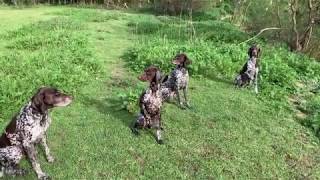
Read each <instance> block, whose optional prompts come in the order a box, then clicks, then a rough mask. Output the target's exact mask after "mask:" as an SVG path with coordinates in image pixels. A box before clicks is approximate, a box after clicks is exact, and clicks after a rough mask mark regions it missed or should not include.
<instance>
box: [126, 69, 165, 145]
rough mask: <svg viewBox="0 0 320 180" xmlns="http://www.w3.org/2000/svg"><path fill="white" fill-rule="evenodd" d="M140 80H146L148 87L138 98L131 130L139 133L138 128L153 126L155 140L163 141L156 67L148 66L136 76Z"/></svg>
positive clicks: (160, 142) (160, 102)
mask: <svg viewBox="0 0 320 180" xmlns="http://www.w3.org/2000/svg"><path fill="white" fill-rule="evenodd" d="M138 79H139V80H141V81H148V82H149V88H148V89H147V90H146V91H144V92H143V93H142V94H141V96H140V99H139V106H140V114H139V116H138V118H137V120H136V121H135V123H134V126H133V128H132V131H133V132H134V133H135V134H139V131H138V129H141V128H155V129H156V137H157V142H158V143H159V144H162V143H163V140H162V137H161V131H162V126H161V106H162V98H161V89H160V88H161V86H160V82H161V73H160V70H159V69H158V68H157V67H154V66H150V67H148V68H147V69H145V71H144V73H143V74H142V75H141V76H139V78H138Z"/></svg>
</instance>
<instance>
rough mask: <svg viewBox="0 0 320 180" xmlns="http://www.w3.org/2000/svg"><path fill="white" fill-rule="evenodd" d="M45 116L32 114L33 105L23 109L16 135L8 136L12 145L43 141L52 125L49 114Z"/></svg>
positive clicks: (18, 119) (18, 120)
mask: <svg viewBox="0 0 320 180" xmlns="http://www.w3.org/2000/svg"><path fill="white" fill-rule="evenodd" d="M44 114H45V115H42V114H39V113H34V112H32V108H31V103H28V104H27V105H26V106H25V107H23V108H22V109H21V111H20V114H19V115H18V116H17V120H16V131H15V133H12V134H10V133H7V134H6V135H7V137H8V138H9V140H10V142H11V144H12V145H20V144H21V143H33V142H36V141H38V140H39V139H41V138H42V137H43V136H44V135H45V132H46V131H47V129H48V127H49V125H50V123H51V119H50V118H49V117H48V113H44Z"/></svg>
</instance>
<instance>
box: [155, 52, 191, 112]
mask: <svg viewBox="0 0 320 180" xmlns="http://www.w3.org/2000/svg"><path fill="white" fill-rule="evenodd" d="M172 63H173V64H175V65H176V67H175V69H174V70H173V71H172V72H171V74H170V76H169V77H167V79H166V80H163V83H162V84H161V94H162V99H163V101H168V100H169V99H172V98H173V97H174V96H177V99H178V103H179V105H180V107H183V103H182V101H181V96H180V93H179V91H180V90H183V95H184V104H185V105H186V106H187V107H190V104H189V101H188V97H187V92H188V84H189V73H188V69H187V66H188V65H189V64H191V63H192V61H191V60H190V59H189V58H188V57H187V55H186V54H183V53H182V54H178V55H176V57H175V58H174V59H173V61H172Z"/></svg>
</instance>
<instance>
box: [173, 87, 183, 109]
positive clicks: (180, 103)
mask: <svg viewBox="0 0 320 180" xmlns="http://www.w3.org/2000/svg"><path fill="white" fill-rule="evenodd" d="M175 91H176V94H177V99H178V104H179V106H180V108H183V103H182V102H181V97H180V92H179V89H178V88H177V89H176V90H175Z"/></svg>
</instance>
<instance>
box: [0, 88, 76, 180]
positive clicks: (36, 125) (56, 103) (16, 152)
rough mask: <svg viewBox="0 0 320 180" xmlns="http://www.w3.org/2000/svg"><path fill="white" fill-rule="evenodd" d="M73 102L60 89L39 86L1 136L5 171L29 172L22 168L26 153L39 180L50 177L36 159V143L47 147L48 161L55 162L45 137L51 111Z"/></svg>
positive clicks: (0, 160)
mask: <svg viewBox="0 0 320 180" xmlns="http://www.w3.org/2000/svg"><path fill="white" fill-rule="evenodd" d="M71 101H72V97H71V96H68V95H66V94H63V93H61V92H59V91H58V90H57V89H54V88H48V87H44V88H40V89H39V90H38V92H37V93H36V94H35V95H34V96H33V97H32V99H31V101H30V102H29V103H28V104H27V105H25V106H24V107H23V108H22V109H21V111H20V112H19V113H18V114H17V115H16V116H15V117H13V119H12V120H11V122H10V123H9V125H8V126H7V127H6V129H5V132H4V133H3V134H2V136H1V137H0V168H1V170H4V173H5V174H7V175H24V174H25V173H26V172H25V170H23V169H20V168H19V162H20V160H21V159H22V157H23V155H24V154H25V155H26V156H27V157H28V159H29V161H30V162H31V165H32V168H33V170H34V171H35V172H36V174H37V176H38V179H48V176H47V175H46V174H45V173H44V172H43V171H42V170H41V168H40V164H39V162H38V160H37V157H36V154H37V152H36V145H37V144H41V145H42V146H43V147H44V150H45V154H46V158H47V160H48V162H53V161H54V158H53V157H52V156H51V154H50V150H49V147H48V145H47V140H46V131H47V129H48V127H49V125H50V123H51V119H50V117H49V112H48V110H49V109H51V108H54V107H64V106H67V105H69V104H70V103H71Z"/></svg>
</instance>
